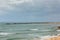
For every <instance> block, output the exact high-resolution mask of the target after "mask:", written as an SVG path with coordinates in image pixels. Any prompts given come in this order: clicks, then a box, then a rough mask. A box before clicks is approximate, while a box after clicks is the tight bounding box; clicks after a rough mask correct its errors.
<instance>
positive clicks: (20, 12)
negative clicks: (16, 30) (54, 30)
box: [0, 0, 60, 22]
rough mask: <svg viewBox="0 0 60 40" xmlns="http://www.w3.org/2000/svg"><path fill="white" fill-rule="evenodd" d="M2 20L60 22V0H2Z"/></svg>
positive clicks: (0, 12)
mask: <svg viewBox="0 0 60 40" xmlns="http://www.w3.org/2000/svg"><path fill="white" fill-rule="evenodd" d="M0 22H60V0H0Z"/></svg>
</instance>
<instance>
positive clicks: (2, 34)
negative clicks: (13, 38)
mask: <svg viewBox="0 0 60 40" xmlns="http://www.w3.org/2000/svg"><path fill="white" fill-rule="evenodd" d="M9 34H12V33H0V35H9Z"/></svg>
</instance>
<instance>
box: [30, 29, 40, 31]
mask: <svg viewBox="0 0 60 40" xmlns="http://www.w3.org/2000/svg"><path fill="white" fill-rule="evenodd" d="M30 30H32V31H36V30H39V29H30Z"/></svg>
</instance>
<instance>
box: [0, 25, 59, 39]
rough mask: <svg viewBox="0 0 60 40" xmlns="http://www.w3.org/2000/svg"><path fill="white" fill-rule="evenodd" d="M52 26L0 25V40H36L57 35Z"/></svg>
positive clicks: (54, 26) (54, 27)
mask: <svg viewBox="0 0 60 40" xmlns="http://www.w3.org/2000/svg"><path fill="white" fill-rule="evenodd" d="M56 27H57V26H56V25H54V24H0V40H37V39H41V40H42V39H44V37H48V36H52V35H56V34H59V32H57V31H56Z"/></svg>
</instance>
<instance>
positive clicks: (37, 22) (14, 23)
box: [5, 22, 60, 25]
mask: <svg viewBox="0 0 60 40" xmlns="http://www.w3.org/2000/svg"><path fill="white" fill-rule="evenodd" d="M5 24H7V25H9V24H60V22H21V23H5Z"/></svg>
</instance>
